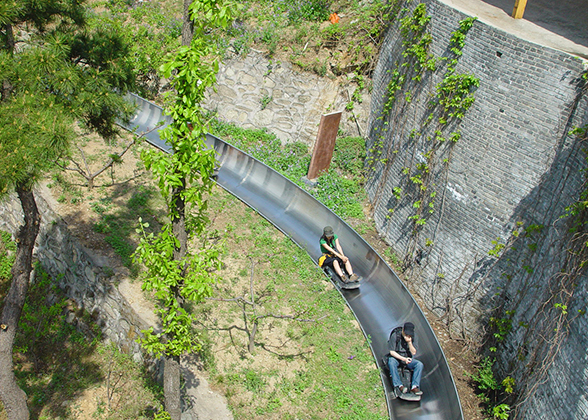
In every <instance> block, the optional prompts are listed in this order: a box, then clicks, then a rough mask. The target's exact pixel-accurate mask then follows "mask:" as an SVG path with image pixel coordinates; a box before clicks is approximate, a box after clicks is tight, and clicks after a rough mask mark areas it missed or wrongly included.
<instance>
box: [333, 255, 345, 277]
mask: <svg viewBox="0 0 588 420" xmlns="http://www.w3.org/2000/svg"><path fill="white" fill-rule="evenodd" d="M333 270H335V273H337V275H338V276H339V277H341V278H343V270H341V266H340V265H339V260H338V259H335V260H334V261H333Z"/></svg>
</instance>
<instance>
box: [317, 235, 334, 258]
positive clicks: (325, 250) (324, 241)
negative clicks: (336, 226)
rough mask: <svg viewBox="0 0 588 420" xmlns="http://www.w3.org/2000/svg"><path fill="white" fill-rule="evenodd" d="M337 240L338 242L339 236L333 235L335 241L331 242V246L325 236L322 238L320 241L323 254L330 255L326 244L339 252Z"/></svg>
mask: <svg viewBox="0 0 588 420" xmlns="http://www.w3.org/2000/svg"><path fill="white" fill-rule="evenodd" d="M336 240H337V235H333V240H332V242H331V243H332V244H333V245H331V244H329V243H328V242H327V240H326V239H325V237H324V236H321V240H320V244H321V252H322V253H323V254H330V251H329V250H328V249H326V248H325V247H324V246H323V245H325V244H326V245H329V246H330V247H331V248H333V249H334V250H335V251H336V250H337V248H335V241H336Z"/></svg>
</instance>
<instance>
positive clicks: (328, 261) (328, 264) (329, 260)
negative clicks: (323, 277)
mask: <svg viewBox="0 0 588 420" xmlns="http://www.w3.org/2000/svg"><path fill="white" fill-rule="evenodd" d="M321 258H322V257H321ZM319 261H320V259H319ZM335 261H339V267H344V266H345V264H344V263H343V260H342V259H341V258H339V257H332V256H330V255H327V256H326V258H325V259H324V261H323V263H322V264H321V268H325V267H331V268H334V267H333V263H334V262H335Z"/></svg>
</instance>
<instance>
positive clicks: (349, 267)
mask: <svg viewBox="0 0 588 420" xmlns="http://www.w3.org/2000/svg"><path fill="white" fill-rule="evenodd" d="M345 270H347V274H349V278H350V279H352V280H357V278H358V277H357V276H356V275H355V274H353V267H351V261H349V259H347V262H346V263H345Z"/></svg>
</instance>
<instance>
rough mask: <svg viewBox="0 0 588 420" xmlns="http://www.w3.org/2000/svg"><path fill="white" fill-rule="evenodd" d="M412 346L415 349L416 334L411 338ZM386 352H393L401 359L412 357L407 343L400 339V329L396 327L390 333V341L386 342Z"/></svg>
mask: <svg viewBox="0 0 588 420" xmlns="http://www.w3.org/2000/svg"><path fill="white" fill-rule="evenodd" d="M412 345H413V346H414V347H415V348H416V334H415V337H412ZM388 350H390V351H395V352H396V353H398V354H399V355H401V356H402V357H413V356H414V355H413V354H412V353H411V352H410V349H409V348H408V343H407V342H406V341H404V338H403V337H402V327H396V328H394V329H393V330H392V332H391V333H390V339H389V340H388Z"/></svg>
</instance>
